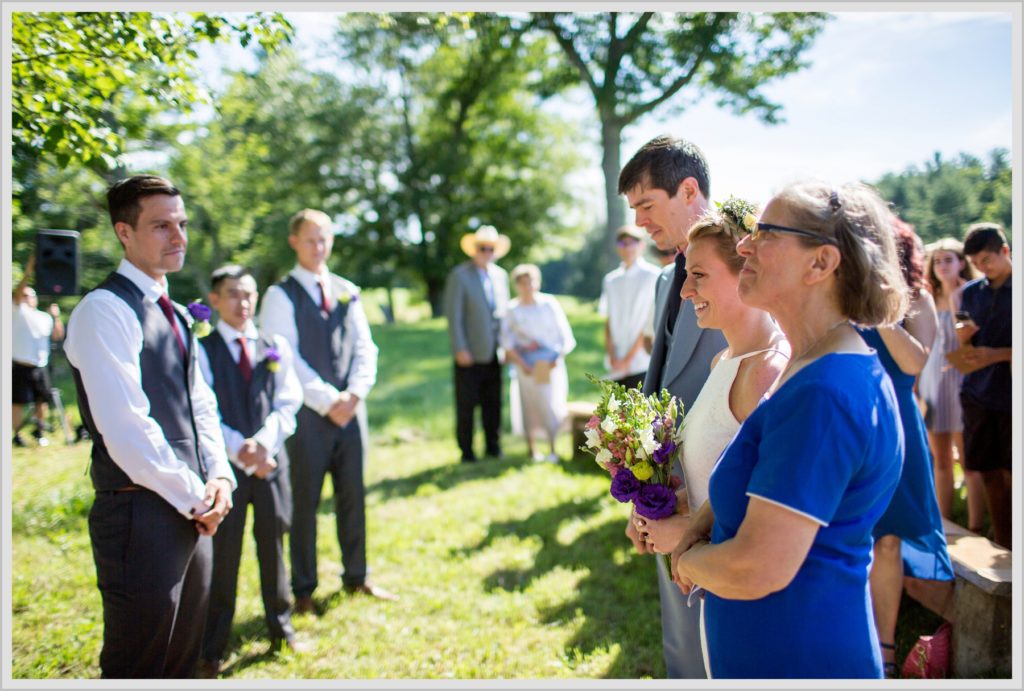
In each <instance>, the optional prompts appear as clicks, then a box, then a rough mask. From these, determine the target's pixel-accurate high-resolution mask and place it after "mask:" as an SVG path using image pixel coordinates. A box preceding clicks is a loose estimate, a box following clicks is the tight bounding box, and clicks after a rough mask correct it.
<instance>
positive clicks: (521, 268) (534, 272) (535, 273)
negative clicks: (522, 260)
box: [509, 264, 540, 288]
mask: <svg viewBox="0 0 1024 691" xmlns="http://www.w3.org/2000/svg"><path fill="white" fill-rule="evenodd" d="M521 276H529V277H530V282H531V283H533V285H534V286H535V287H536V288H540V268H539V267H538V266H537V265H536V264H519V265H518V266H516V268H514V269H512V273H510V274H509V277H510V278H511V279H512V282H513V283H515V282H516V281H518V280H519V278H520V277H521Z"/></svg>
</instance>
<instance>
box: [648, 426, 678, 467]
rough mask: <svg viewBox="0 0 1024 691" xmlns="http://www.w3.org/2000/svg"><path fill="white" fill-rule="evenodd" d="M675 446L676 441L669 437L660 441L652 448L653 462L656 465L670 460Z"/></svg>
mask: <svg viewBox="0 0 1024 691" xmlns="http://www.w3.org/2000/svg"><path fill="white" fill-rule="evenodd" d="M655 422H657V421H655ZM676 448H677V447H676V443H675V442H674V441H672V440H671V439H669V440H667V441H663V442H661V446H659V447H658V448H657V449H655V450H654V455H653V458H654V462H655V463H657V464H658V465H664V464H665V463H667V462H668V461H669V460H671V458H672V454H674V453H675V451H676Z"/></svg>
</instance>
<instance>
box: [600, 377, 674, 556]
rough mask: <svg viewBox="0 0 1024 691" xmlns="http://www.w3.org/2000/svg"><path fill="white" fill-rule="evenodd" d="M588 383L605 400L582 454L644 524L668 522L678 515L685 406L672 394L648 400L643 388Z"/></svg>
mask: <svg viewBox="0 0 1024 691" xmlns="http://www.w3.org/2000/svg"><path fill="white" fill-rule="evenodd" d="M588 378H589V379H590V381H592V382H594V383H595V384H597V385H598V386H600V387H601V400H600V402H599V403H598V404H597V407H596V408H595V409H594V415H593V417H591V418H590V420H589V421H588V422H587V424H586V427H585V434H586V439H587V443H586V445H585V446H582V447H580V448H581V450H583V451H585V452H587V453H589V454H591V455H593V456H594V460H595V461H597V464H598V465H599V466H601V467H602V468H604V469H605V470H607V471H608V472H609V473H610V474H611V476H612V483H611V494H612V496H613V497H615V498H616V499H617V500H618V501H620V502H622V503H626V502H632V503H633V509H634V511H635V512H636V513H637V515H639V516H643V517H644V518H648V519H652V520H659V519H662V518H668V517H669V516H671V515H672V514H674V513H675V511H676V493H675V488H674V487H673V485H672V465H673V464H672V461H673V459H674V458H675V455H676V452H677V451H678V449H679V444H680V443H681V441H682V430H683V428H682V425H681V424H680V425H678V426H677V425H676V420H677V419H680V418H681V417H682V414H683V406H682V403H680V402H679V401H677V400H676V398H675V397H674V396H671V395H670V394H669V393H668V391H664V390H663V391H662V392H661V393H660V394H655V395H653V396H645V395H644V394H643V393H641V391H640V389H639V388H636V389H627V388H626V387H624V386H622V385H621V384H616V383H614V382H610V381H607V380H599V379H597V378H595V377H593V376H590V375H588ZM662 556H664V557H665V559H666V561H667V560H668V558H669V555H662Z"/></svg>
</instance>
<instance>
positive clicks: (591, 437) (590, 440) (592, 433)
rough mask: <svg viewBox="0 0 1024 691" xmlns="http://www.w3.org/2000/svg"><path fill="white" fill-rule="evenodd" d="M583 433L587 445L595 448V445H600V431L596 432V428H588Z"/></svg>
mask: <svg viewBox="0 0 1024 691" xmlns="http://www.w3.org/2000/svg"><path fill="white" fill-rule="evenodd" d="M584 434H585V435H586V437H587V446H588V447H590V448H592V449H596V448H597V447H599V446H601V433H600V432H598V431H597V430H596V429H593V428H589V429H587V430H586V431H585V432H584Z"/></svg>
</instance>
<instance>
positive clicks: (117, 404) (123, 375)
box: [64, 259, 236, 518]
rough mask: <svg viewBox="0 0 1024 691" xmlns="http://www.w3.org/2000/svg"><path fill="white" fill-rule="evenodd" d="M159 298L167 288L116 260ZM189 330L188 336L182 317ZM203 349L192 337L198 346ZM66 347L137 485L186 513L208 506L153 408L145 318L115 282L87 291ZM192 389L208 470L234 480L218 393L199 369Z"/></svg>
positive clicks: (104, 431) (150, 297)
mask: <svg viewBox="0 0 1024 691" xmlns="http://www.w3.org/2000/svg"><path fill="white" fill-rule="evenodd" d="M117 273H119V274H121V275H122V276H124V277H125V278H127V279H128V280H130V281H131V282H132V283H134V284H135V285H136V286H138V288H139V290H141V291H142V293H143V296H144V298H143V299H144V300H146V301H147V302H151V303H154V304H155V303H156V301H157V300H159V299H160V296H161V295H163V294H164V293H165V292H166V291H167V289H166V287H165V285H163V284H161V283H158V282H157V281H155V280H153V279H152V278H151V277H149V276H147V275H146V274H145V273H143V272H142V271H141V270H139V269H138V268H137V267H136V266H134V265H133V264H132V263H131V262H129V261H128V260H126V259H122V260H121V264H120V265H119V266H118V267H117ZM179 327H180V328H181V329H182V332H183V335H185V336H188V332H187V331H185V327H184V325H183V324H179ZM195 350H198V348H196V347H195V344H193V352H194V351H195ZM64 352H65V353H67V356H68V362H70V363H71V364H72V365H73V366H74V367H75V368H76V369H78V371H79V373H80V374H81V377H82V385H83V386H84V387H85V391H86V395H87V396H88V397H89V401H90V410H91V412H92V418H93V422H94V423H95V424H96V429H97V431H98V432H99V433H100V434H101V435H102V436H103V442H104V444H106V446H107V451H108V452H109V453H110V457H111V458H112V459H113V460H114V462H115V463H117V465H118V466H119V467H120V468H121V470H123V471H124V472H125V473H126V474H127V475H128V477H129V478H130V479H131V481H132V482H134V483H135V484H137V485H141V486H142V487H145V488H147V489H151V490H153V491H154V492H156V493H157V494H159V495H160V496H161V497H163V498H164V499H165V500H166V501H167V502H168V503H169V504H170V505H171V506H173V507H174V508H175V509H176V510H177V511H178V512H179V513H181V514H182V515H183V516H185V517H186V518H192V517H193V513H196V514H201V513H204V512H205V511H206V510H207V509H209V508H210V507H209V506H208V505H207V504H206V503H205V502H204V501H203V498H204V495H205V484H204V483H203V480H202V478H200V477H199V475H197V474H196V473H194V472H192V470H190V469H189V467H188V466H187V465H185V464H184V463H183V462H181V461H180V460H178V458H177V457H176V456H175V455H174V452H173V451H172V450H171V447H170V446H169V445H168V444H167V439H166V438H165V437H164V434H163V431H162V430H161V429H160V425H159V424H157V422H156V420H154V419H153V418H152V417H150V415H149V399H148V398H147V397H146V394H145V392H144V391H143V390H142V369H141V367H140V365H139V355H140V353H141V352H142V325H141V324H140V323H139V318H138V317H137V316H136V315H135V312H134V311H133V310H132V308H131V307H129V306H128V303H126V302H125V301H124V300H122V299H121V298H119V297H118V296H116V295H114V294H113V293H111V292H110V291H109V290H93V291H92V292H90V293H88V294H87V295H86V296H85V297H83V298H82V301H81V302H79V303H78V306H77V307H76V308H75V309H74V311H73V312H72V313H71V318H70V319H69V320H68V330H67V338H66V339H65V341H64ZM196 375H197V376H195V377H193V386H192V391H191V393H190V397H191V399H192V413H193V417H194V419H195V423H196V431H197V432H198V433H199V447H200V448H199V449H197V451H199V452H200V453H202V454H203V458H204V459H205V460H206V462H207V473H208V476H209V477H210V478H226V479H227V480H228V481H229V482H230V483H231V488H232V490H233V489H234V488H235V486H236V483H235V475H234V473H233V472H232V470H231V464H230V463H228V459H227V455H226V454H225V453H224V436H223V435H222V434H221V431H220V424H219V417H218V414H217V399H216V397H215V396H214V394H213V391H212V390H210V387H209V385H207V383H206V380H205V379H203V377H202V376H199V373H198V372H197V373H196Z"/></svg>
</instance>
